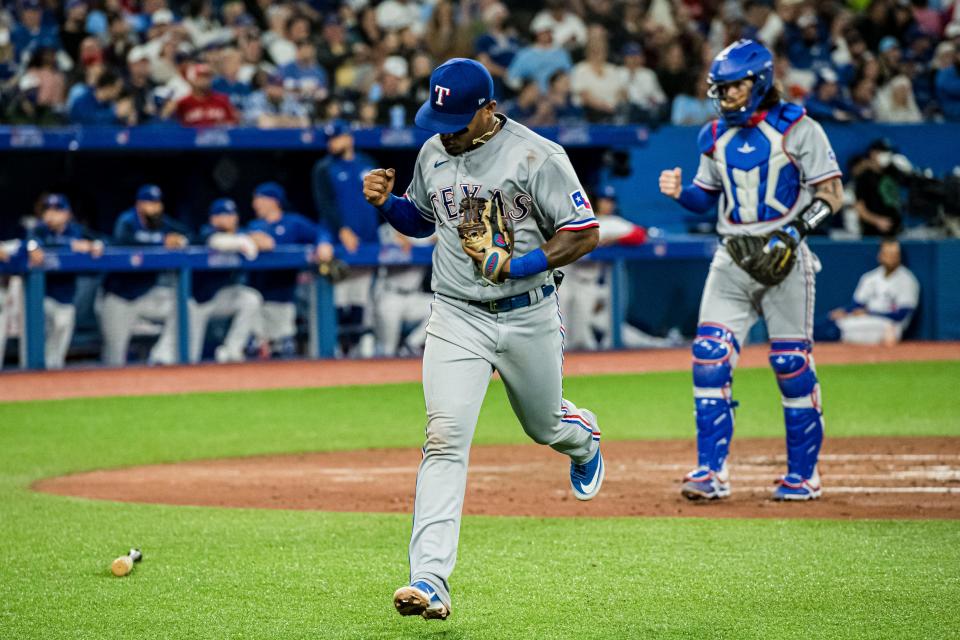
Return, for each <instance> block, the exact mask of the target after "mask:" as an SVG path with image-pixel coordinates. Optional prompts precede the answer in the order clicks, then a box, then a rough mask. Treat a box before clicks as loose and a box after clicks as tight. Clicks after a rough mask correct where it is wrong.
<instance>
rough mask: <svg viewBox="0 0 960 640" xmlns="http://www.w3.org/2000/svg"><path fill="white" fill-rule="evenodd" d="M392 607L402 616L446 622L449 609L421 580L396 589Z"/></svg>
mask: <svg viewBox="0 0 960 640" xmlns="http://www.w3.org/2000/svg"><path fill="white" fill-rule="evenodd" d="M393 606H395V607H396V608H397V611H398V612H399V613H400V615H402V616H422V617H423V618H424V619H426V620H446V619H447V616H449V615H450V609H449V608H448V607H447V605H445V604H443V601H441V600H440V596H438V595H437V592H436V591H434V589H433V587H431V586H430V585H429V584H427V583H426V582H424V581H423V580H418V581H416V582H414V583H413V584H411V585H410V586H408V587H400V588H399V589H397V590H396V592H395V593H394V594H393Z"/></svg>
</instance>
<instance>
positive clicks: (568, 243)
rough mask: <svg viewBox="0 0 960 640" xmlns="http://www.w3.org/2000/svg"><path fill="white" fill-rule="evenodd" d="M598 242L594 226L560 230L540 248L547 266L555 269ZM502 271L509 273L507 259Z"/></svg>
mask: <svg viewBox="0 0 960 640" xmlns="http://www.w3.org/2000/svg"><path fill="white" fill-rule="evenodd" d="M599 242H600V230H599V229H597V228H596V227H594V228H592V229H583V230H581V231H561V232H559V233H557V234H556V235H555V236H553V237H552V238H550V239H549V240H547V242H546V243H545V244H544V245H543V246H541V247H540V248H541V249H542V250H543V253H544V254H545V255H546V256H547V266H548V267H549V268H551V269H556V268H558V267H563V266H566V265H568V264H570V263H571V262H574V261H576V260H579V259H580V258H582V257H583V256H585V255H587V254H588V253H590V252H591V251H593V250H594V249H596V248H597V244H599ZM503 273H505V274H506V275H509V274H510V262H509V261H508V262H507V263H506V264H505V265H504V267H503Z"/></svg>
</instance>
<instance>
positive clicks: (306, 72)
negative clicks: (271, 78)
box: [280, 40, 330, 100]
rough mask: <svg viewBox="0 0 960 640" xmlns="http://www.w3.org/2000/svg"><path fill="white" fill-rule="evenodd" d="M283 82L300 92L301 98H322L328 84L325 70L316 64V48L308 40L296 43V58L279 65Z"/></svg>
mask: <svg viewBox="0 0 960 640" xmlns="http://www.w3.org/2000/svg"><path fill="white" fill-rule="evenodd" d="M280 75H281V76H283V79H284V84H285V86H287V87H288V88H292V89H294V90H295V91H296V92H297V93H299V94H300V97H301V98H302V99H303V100H316V99H322V98H324V97H326V95H327V88H328V87H329V86H330V85H329V81H328V80H327V72H326V71H324V70H323V67H321V66H320V65H319V64H317V48H316V47H315V46H313V42H311V41H310V40H301V41H300V42H298V43H297V53H296V58H294V60H293V61H292V62H288V63H287V64H285V65H283V66H281V67H280Z"/></svg>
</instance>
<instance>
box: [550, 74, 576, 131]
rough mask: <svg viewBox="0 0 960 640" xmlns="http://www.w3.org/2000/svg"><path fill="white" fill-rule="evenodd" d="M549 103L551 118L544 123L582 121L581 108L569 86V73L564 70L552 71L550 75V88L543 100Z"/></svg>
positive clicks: (568, 123) (573, 122)
mask: <svg viewBox="0 0 960 640" xmlns="http://www.w3.org/2000/svg"><path fill="white" fill-rule="evenodd" d="M544 101H545V102H546V103H547V104H548V105H550V112H546V113H552V120H551V121H548V122H544V124H567V125H571V124H576V123H578V122H582V121H583V109H582V108H580V106H579V105H578V104H577V103H576V100H574V97H573V92H572V91H571V88H570V74H568V73H567V72H566V71H563V70H560V71H554V72H553V75H552V76H550V89H549V91H547V95H546V96H545V100H544Z"/></svg>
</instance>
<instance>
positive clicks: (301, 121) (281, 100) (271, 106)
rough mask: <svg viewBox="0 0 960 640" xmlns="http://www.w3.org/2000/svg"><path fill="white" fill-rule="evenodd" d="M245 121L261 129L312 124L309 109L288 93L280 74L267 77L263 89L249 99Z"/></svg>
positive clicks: (288, 127)
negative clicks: (308, 113)
mask: <svg viewBox="0 0 960 640" xmlns="http://www.w3.org/2000/svg"><path fill="white" fill-rule="evenodd" d="M243 120H244V122H245V123H246V124H248V125H250V126H255V127H259V128H261V129H292V128H300V127H306V126H308V125H309V124H310V118H309V117H308V115H307V109H306V107H304V106H303V104H302V103H301V102H300V100H299V99H298V98H297V97H296V96H294V95H293V94H292V93H290V92H288V91H287V90H286V88H285V86H284V82H283V78H282V77H281V76H280V74H279V73H274V74H273V75H270V76H269V77H267V79H266V82H265V83H264V85H263V88H262V89H260V90H258V91H254V92H253V93H251V94H250V96H249V97H248V98H247V100H246V102H245V104H244V109H243Z"/></svg>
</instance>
